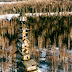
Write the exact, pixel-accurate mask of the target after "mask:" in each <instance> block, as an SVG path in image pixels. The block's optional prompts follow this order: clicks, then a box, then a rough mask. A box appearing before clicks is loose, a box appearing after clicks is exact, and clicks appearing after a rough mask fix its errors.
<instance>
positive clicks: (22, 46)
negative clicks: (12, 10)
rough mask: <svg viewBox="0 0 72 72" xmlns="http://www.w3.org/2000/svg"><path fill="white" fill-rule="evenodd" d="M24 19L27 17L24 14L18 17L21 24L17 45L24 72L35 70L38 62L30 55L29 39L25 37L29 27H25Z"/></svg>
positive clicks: (33, 71)
mask: <svg viewBox="0 0 72 72" xmlns="http://www.w3.org/2000/svg"><path fill="white" fill-rule="evenodd" d="M26 20H27V18H26V17H25V16H23V17H20V22H21V24H22V25H21V29H20V31H21V33H20V34H21V35H20V36H21V38H20V39H19V40H18V41H19V42H18V43H17V47H18V51H19V53H20V58H21V63H22V64H23V65H24V69H25V70H26V72H37V65H38V63H37V62H36V61H35V59H33V58H32V57H31V51H30V48H29V43H30V41H29V40H28V37H27V34H28V30H29V29H27V26H26ZM24 72H25V71H24Z"/></svg>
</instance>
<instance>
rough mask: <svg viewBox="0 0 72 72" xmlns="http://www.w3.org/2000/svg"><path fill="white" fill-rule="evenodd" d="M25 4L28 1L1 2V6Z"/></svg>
mask: <svg viewBox="0 0 72 72" xmlns="http://www.w3.org/2000/svg"><path fill="white" fill-rule="evenodd" d="M23 2H26V1H15V2H0V5H1V4H15V3H23Z"/></svg>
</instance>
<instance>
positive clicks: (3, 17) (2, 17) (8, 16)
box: [0, 12, 72, 20]
mask: <svg viewBox="0 0 72 72" xmlns="http://www.w3.org/2000/svg"><path fill="white" fill-rule="evenodd" d="M47 14H48V15H49V13H25V15H26V16H41V15H47ZM59 14H60V16H61V14H63V15H64V12H60V13H59ZM69 14H70V15H72V12H67V13H66V15H69ZM19 15H20V14H6V15H0V19H6V18H7V19H8V20H10V19H11V18H12V17H18V16H19ZM50 15H51V16H53V15H58V13H57V12H55V13H54V12H52V13H50Z"/></svg>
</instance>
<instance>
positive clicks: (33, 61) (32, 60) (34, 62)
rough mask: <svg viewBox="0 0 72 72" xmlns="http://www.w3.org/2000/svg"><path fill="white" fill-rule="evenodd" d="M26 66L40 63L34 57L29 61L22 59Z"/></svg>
mask: <svg viewBox="0 0 72 72" xmlns="http://www.w3.org/2000/svg"><path fill="white" fill-rule="evenodd" d="M22 63H23V64H24V65H25V67H26V68H28V67H31V66H32V65H38V63H37V62H36V61H35V60H34V59H30V60H28V61H22Z"/></svg>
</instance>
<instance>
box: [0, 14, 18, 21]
mask: <svg viewBox="0 0 72 72" xmlns="http://www.w3.org/2000/svg"><path fill="white" fill-rule="evenodd" d="M18 16H19V14H6V15H0V19H8V20H10V19H11V18H13V17H18Z"/></svg>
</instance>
